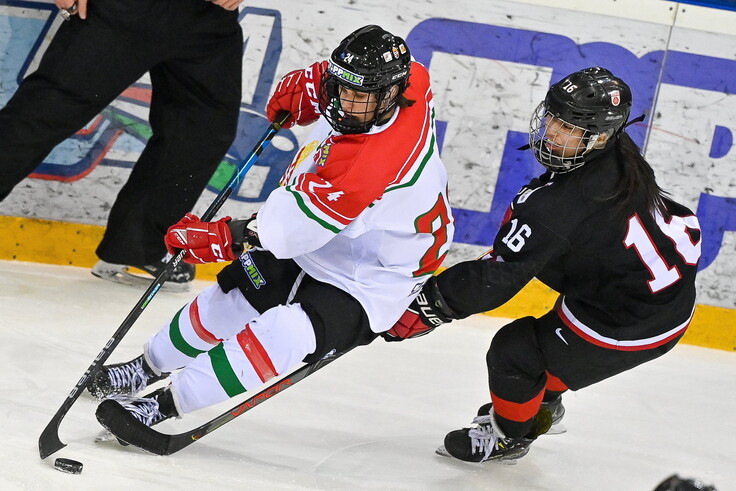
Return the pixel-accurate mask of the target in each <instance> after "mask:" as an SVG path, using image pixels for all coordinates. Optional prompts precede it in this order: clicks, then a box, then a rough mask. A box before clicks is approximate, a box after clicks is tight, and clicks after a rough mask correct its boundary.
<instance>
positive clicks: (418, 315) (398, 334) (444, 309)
mask: <svg viewBox="0 0 736 491" xmlns="http://www.w3.org/2000/svg"><path fill="white" fill-rule="evenodd" d="M456 318H457V316H456V315H455V312H453V310H452V309H451V308H450V306H449V305H447V302H445V299H444V297H443V296H442V293H440V289H439V287H438V286H437V278H436V277H435V276H433V277H431V278H430V279H429V280H427V283H425V285H424V287H423V288H422V291H421V292H420V293H419V295H417V298H415V299H414V301H413V302H412V303H411V305H409V308H408V309H407V310H406V312H404V314H403V315H402V316H401V317H400V318H399V320H398V322H396V324H394V327H392V328H391V329H389V330H388V331H386V332H383V333H381V336H383V339H385V340H386V341H403V340H404V339H409V338H418V337H419V336H424V335H425V334H429V333H430V332H432V331H433V330H434V329H435V328H437V327H438V326H441V325H442V324H445V323H447V322H450V321H451V320H452V319H456Z"/></svg>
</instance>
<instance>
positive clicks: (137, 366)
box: [107, 358, 148, 394]
mask: <svg viewBox="0 0 736 491" xmlns="http://www.w3.org/2000/svg"><path fill="white" fill-rule="evenodd" d="M107 376H108V378H109V379H110V385H112V387H113V388H115V389H121V388H126V389H127V388H130V392H131V393H132V394H136V393H138V392H140V391H142V390H143V389H145V388H146V385H147V384H148V375H146V372H145V370H143V358H136V359H135V360H133V361H132V362H131V363H126V364H125V365H122V366H119V367H109V368H107Z"/></svg>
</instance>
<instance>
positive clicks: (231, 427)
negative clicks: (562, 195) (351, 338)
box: [0, 261, 736, 491]
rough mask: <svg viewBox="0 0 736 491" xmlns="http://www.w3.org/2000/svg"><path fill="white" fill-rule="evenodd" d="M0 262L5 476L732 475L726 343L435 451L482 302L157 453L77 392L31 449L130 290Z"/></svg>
mask: <svg viewBox="0 0 736 491" xmlns="http://www.w3.org/2000/svg"><path fill="white" fill-rule="evenodd" d="M0 278H1V280H0V333H2V343H0V346H1V348H0V349H1V350H2V351H0V352H1V353H2V357H0V388H2V390H0V428H2V432H0V438H2V442H0V462H2V465H0V489H2V490H13V489H39V490H40V489H43V490H47V489H74V490H100V489H106V490H117V489H120V490H123V489H126V490H130V489H136V488H138V489H140V490H146V491H148V490H159V489H162V490H167V489H172V490H174V489H176V490H186V489H199V490H209V489H254V490H271V489H277V490H278V489H320V490H322V489H326V490H331V489H381V490H383V489H412V490H413V489H416V490H460V489H463V490H473V489H493V490H604V491H605V490H611V491H620V490H641V491H649V490H652V489H653V488H654V487H655V486H656V484H657V483H659V482H660V481H662V480H663V479H664V478H665V477H667V476H668V475H670V474H672V473H675V472H677V473H679V474H680V475H683V476H690V477H693V476H694V477H699V478H700V479H702V480H704V481H705V482H707V483H712V484H715V485H716V486H717V487H718V489H719V490H720V491H724V490H725V491H728V490H734V489H736V456H735V455H736V418H735V417H734V414H736V390H735V389H736V354H734V353H728V352H724V351H718V350H711V349H704V348H697V347H693V346H687V345H681V346H678V347H676V348H675V349H674V350H673V351H672V352H671V353H669V354H668V355H665V356H664V357H662V358H660V359H658V360H656V361H654V362H651V363H649V364H646V365H643V366H641V367H639V368H637V369H635V370H633V371H630V372H627V373H624V374H622V375H619V376H618V377H614V378H612V379H610V380H607V381H604V382H602V383H600V384H598V385H595V386H593V387H589V388H587V389H584V390H582V391H579V392H577V393H569V394H567V395H566V396H565V399H564V402H565V406H566V408H567V415H566V416H565V425H566V427H567V429H568V431H567V433H565V434H562V435H554V436H543V437H541V438H540V439H539V440H537V441H536V442H535V443H534V445H533V447H532V450H531V452H530V453H529V455H528V456H527V457H525V458H523V459H522V460H520V461H519V463H518V464H517V465H515V466H509V465H503V464H495V463H491V464H488V463H486V464H481V465H478V464H468V463H463V462H459V461H453V460H451V459H448V458H445V457H440V456H438V455H435V453H434V450H435V448H436V447H437V446H439V445H440V444H441V443H442V439H443V438H444V435H445V434H446V433H447V432H448V431H450V430H453V429H457V428H460V427H462V426H464V425H467V424H469V423H470V420H471V419H472V417H473V416H474V414H475V411H476V409H477V408H478V407H479V406H480V405H481V404H482V403H484V402H486V401H487V399H488V390H487V386H486V374H485V352H486V349H487V347H488V344H489V341H490V339H491V336H492V335H493V333H494V332H495V331H496V329H497V328H498V327H500V326H501V325H503V324H504V322H505V321H504V320H503V319H494V318H490V317H486V316H476V317H473V318H470V319H468V320H465V321H462V322H457V323H455V324H452V325H449V326H444V327H442V328H440V329H438V330H437V331H435V332H434V333H432V334H431V335H429V336H425V337H422V338H419V339H416V340H411V341H406V342H403V343H391V344H389V343H385V342H383V341H382V340H380V339H379V340H377V341H376V342H375V343H373V344H372V345H370V346H367V347H364V348H360V349H357V350H355V351H353V352H351V353H350V354H348V355H346V356H345V357H343V358H341V359H339V360H337V361H335V362H334V363H333V364H331V365H329V366H327V367H325V368H324V369H323V370H321V371H319V372H317V373H315V374H314V375H312V376H311V377H309V378H307V379H305V380H303V381H302V382H300V383H299V384H297V385H295V386H294V387H293V388H290V389H289V390H288V391H285V392H283V393H281V394H279V395H278V396H277V397H274V398H273V399H271V400H269V401H267V402H265V403H264V404H262V405H260V406H258V407H257V408H255V409H253V410H252V411H250V412H248V413H247V414H244V415H243V416H241V417H239V418H238V419H236V420H235V421H232V422H230V423H228V424H227V425H226V426H225V427H222V428H220V429H218V430H217V431H215V432H214V433H212V434H211V435H208V436H207V437H205V438H204V439H203V440H201V441H199V442H196V443H194V444H192V445H191V446H189V447H188V448H186V449H184V450H183V451H181V452H180V453H178V454H175V455H172V456H169V457H159V456H153V455H149V454H145V453H143V452H141V451H139V450H137V449H134V448H130V447H127V448H124V447H120V446H119V445H118V444H117V443H114V442H105V443H95V442H94V438H95V436H96V435H97V434H98V433H99V431H100V429H101V427H100V426H99V425H98V424H97V422H96V421H95V419H94V415H93V414H94V409H95V403H94V402H93V401H92V400H91V399H90V398H88V397H87V396H86V395H84V396H82V397H81V398H80V399H79V400H78V401H77V403H76V404H75V405H74V406H73V407H72V409H71V410H70V412H69V413H68V415H67V417H66V418H65V419H64V420H63V421H62V423H61V427H60V437H61V439H62V441H63V442H65V443H67V444H68V446H67V447H66V448H64V449H62V450H60V451H59V452H57V453H55V454H53V455H52V456H51V457H49V458H48V459H46V460H45V461H42V460H40V459H39V456H38V447H37V442H38V437H39V435H40V433H41V431H42V430H43V428H44V427H45V426H46V424H47V423H48V421H49V420H50V418H51V417H52V416H53V414H54V413H55V412H56V410H57V409H58V408H59V406H60V405H61V403H62V402H63V401H64V398H65V397H66V396H67V394H68V393H69V392H70V391H71V389H72V388H73V387H74V385H75V384H76V382H77V381H78V380H79V377H80V376H81V375H82V373H84V370H85V369H86V368H87V367H88V366H89V365H90V363H91V362H92V360H93V359H94V358H95V356H96V355H97V354H98V353H99V351H100V350H101V349H102V347H103V346H104V345H105V343H106V342H107V340H108V339H109V338H110V336H111V335H112V333H113V332H114V331H115V329H116V328H117V327H118V326H119V325H120V323H121V322H122V320H123V319H124V318H125V316H126V315H127V314H128V312H129V311H130V309H131V308H132V307H133V305H134V304H135V303H136V301H137V300H138V298H139V297H140V295H141V293H142V292H140V291H137V290H134V289H132V288H130V287H125V286H121V285H115V284H112V283H108V282H105V281H103V280H100V279H97V278H94V277H93V276H92V275H90V273H89V271H88V270H85V269H79V268H73V267H61V266H47V265H37V264H29V263H20V262H8V261H0ZM207 285H208V283H204V282H197V285H196V287H197V289H202V288H204V287H205V286H207ZM193 295H194V293H187V294H173V293H159V294H158V295H157V296H156V297H155V298H154V300H153V301H152V302H151V304H150V305H149V306H148V308H147V309H146V310H145V311H144V312H143V314H142V316H141V318H140V319H139V320H138V322H137V323H136V324H135V325H134V326H133V328H132V329H131V331H130V332H129V333H128V336H126V337H125V339H124V340H123V342H122V343H121V344H120V346H119V347H118V348H117V350H116V351H115V352H114V353H113V355H112V356H111V358H110V360H109V361H111V362H112V361H115V362H118V361H124V360H127V359H130V358H132V357H134V356H136V355H137V354H139V353H140V352H141V348H142V345H143V343H144V342H145V340H146V338H147V337H148V336H149V335H150V334H152V333H153V332H154V331H155V330H157V329H158V327H159V325H160V324H161V323H162V322H165V321H166V320H168V317H169V316H170V315H172V314H173V313H174V312H175V311H176V310H177V309H178V308H180V307H181V305H183V304H184V303H185V302H186V301H187V300H188V299H189V298H190V297H192V296H193ZM236 402H237V400H234V401H230V402H229V403H227V404H223V405H220V406H217V407H216V408H209V409H207V410H203V411H201V412H200V413H195V414H192V415H188V416H187V417H186V418H184V419H182V420H179V421H175V422H173V423H170V422H166V423H164V424H163V425H162V428H161V429H162V430H168V431H183V430H185V429H188V428H191V427H193V426H195V425H197V424H201V422H203V421H205V420H207V419H210V418H212V417H214V416H216V415H218V414H220V413H221V412H223V411H225V410H227V409H228V408H230V407H232V406H234V405H235V404H236ZM167 424H168V425H169V426H165V425H167ZM56 457H67V458H71V459H75V460H79V461H81V462H83V463H84V471H83V473H82V474H81V475H68V474H63V473H61V472H59V471H57V470H55V469H54V468H53V459H54V458H56Z"/></svg>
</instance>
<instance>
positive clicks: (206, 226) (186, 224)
mask: <svg viewBox="0 0 736 491" xmlns="http://www.w3.org/2000/svg"><path fill="white" fill-rule="evenodd" d="M229 221H230V217H225V218H221V219H219V220H217V221H216V222H203V221H201V220H200V219H199V217H198V216H196V215H193V214H191V213H187V214H186V215H185V216H184V218H182V219H181V220H179V222H177V223H176V224H174V225H172V226H171V227H169V230H168V231H167V232H166V236H165V237H164V242H165V243H166V248H167V249H168V250H169V253H171V254H172V255H175V254H176V253H177V252H178V249H184V250H185V251H186V254H185V255H184V262H185V263H190V264H203V263H215V262H223V261H233V260H235V259H237V257H238V256H237V254H236V253H235V252H234V251H233V238H232V234H231V232H230V228H229V227H228V222H229Z"/></svg>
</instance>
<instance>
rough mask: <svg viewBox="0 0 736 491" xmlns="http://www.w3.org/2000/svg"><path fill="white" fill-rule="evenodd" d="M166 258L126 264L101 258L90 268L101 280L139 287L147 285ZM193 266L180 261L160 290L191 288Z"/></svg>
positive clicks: (161, 267)
mask: <svg viewBox="0 0 736 491" xmlns="http://www.w3.org/2000/svg"><path fill="white" fill-rule="evenodd" d="M166 259H167V258H164V259H162V260H161V261H158V262H156V263H155V264H148V265H143V266H141V265H126V264H113V263H108V262H106V261H103V260H99V261H97V264H95V266H94V267H93V268H92V274H93V275H95V276H97V277H98V278H102V279H103V280H108V281H112V282H114V283H121V284H123V285H129V286H135V287H139V288H144V287H148V286H149V285H150V284H151V281H153V279H154V278H156V277H157V276H158V274H159V273H160V272H161V270H162V269H163V268H164V267H165V266H166V263H167V260H166ZM195 271H196V269H195V267H194V265H193V264H188V263H185V262H184V261H181V262H180V263H179V264H177V265H176V267H175V268H174V270H173V271H172V272H171V274H170V275H169V277H168V279H167V280H166V281H165V282H164V284H163V285H162V286H161V290H162V291H168V292H175V293H180V292H186V291H189V290H190V288H191V284H192V280H194V275H195Z"/></svg>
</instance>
